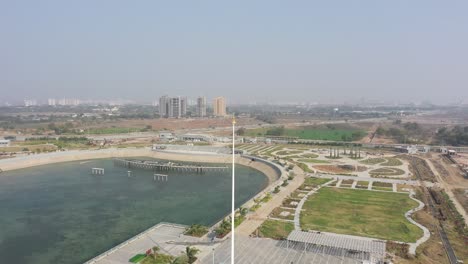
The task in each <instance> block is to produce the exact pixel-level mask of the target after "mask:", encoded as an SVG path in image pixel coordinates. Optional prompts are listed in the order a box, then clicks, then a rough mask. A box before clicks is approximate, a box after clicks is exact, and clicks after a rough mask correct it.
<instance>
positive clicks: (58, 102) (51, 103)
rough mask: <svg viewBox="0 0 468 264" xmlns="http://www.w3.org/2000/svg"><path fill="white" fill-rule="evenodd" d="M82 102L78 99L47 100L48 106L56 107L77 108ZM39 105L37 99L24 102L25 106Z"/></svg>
mask: <svg viewBox="0 0 468 264" xmlns="http://www.w3.org/2000/svg"><path fill="white" fill-rule="evenodd" d="M80 104H81V101H80V100H79V99H76V98H62V99H55V98H49V99H47V105H49V106H56V105H63V106H65V105H69V106H76V105H80ZM38 105H39V103H38V101H37V100H36V99H25V100H24V106H26V107H28V106H38Z"/></svg>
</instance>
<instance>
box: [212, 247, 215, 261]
mask: <svg viewBox="0 0 468 264" xmlns="http://www.w3.org/2000/svg"><path fill="white" fill-rule="evenodd" d="M212 250H213V264H215V262H214V250H215V249H214V248H212Z"/></svg>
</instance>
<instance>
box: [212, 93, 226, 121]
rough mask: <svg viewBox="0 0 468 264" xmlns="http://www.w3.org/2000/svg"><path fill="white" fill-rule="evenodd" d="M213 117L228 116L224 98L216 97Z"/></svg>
mask: <svg viewBox="0 0 468 264" xmlns="http://www.w3.org/2000/svg"><path fill="white" fill-rule="evenodd" d="M213 115H214V116H225V115H226V99H225V98H224V97H216V98H215V99H214V100H213Z"/></svg>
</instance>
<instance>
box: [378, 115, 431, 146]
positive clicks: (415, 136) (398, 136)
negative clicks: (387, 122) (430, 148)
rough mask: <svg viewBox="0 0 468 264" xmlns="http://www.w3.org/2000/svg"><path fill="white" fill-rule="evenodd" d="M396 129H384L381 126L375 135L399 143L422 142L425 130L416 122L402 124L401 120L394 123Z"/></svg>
mask: <svg viewBox="0 0 468 264" xmlns="http://www.w3.org/2000/svg"><path fill="white" fill-rule="evenodd" d="M394 125H396V126H394V127H390V128H387V129H385V128H383V127H382V126H379V127H378V128H377V129H376V131H375V134H376V135H379V136H386V137H390V138H392V139H394V140H396V141H397V142H398V143H409V144H411V143H419V142H421V141H422V139H421V136H422V135H423V129H422V128H421V126H420V125H419V124H418V123H416V122H407V123H402V122H401V120H396V121H395V122H394Z"/></svg>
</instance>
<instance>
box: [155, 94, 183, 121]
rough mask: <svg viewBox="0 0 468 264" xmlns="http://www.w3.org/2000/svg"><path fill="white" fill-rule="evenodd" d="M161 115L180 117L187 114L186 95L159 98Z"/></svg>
mask: <svg viewBox="0 0 468 264" xmlns="http://www.w3.org/2000/svg"><path fill="white" fill-rule="evenodd" d="M159 115H160V116H161V117H166V118H167V117H173V118H180V117H184V116H186V115H187V98H186V97H168V96H162V97H160V98H159Z"/></svg>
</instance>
